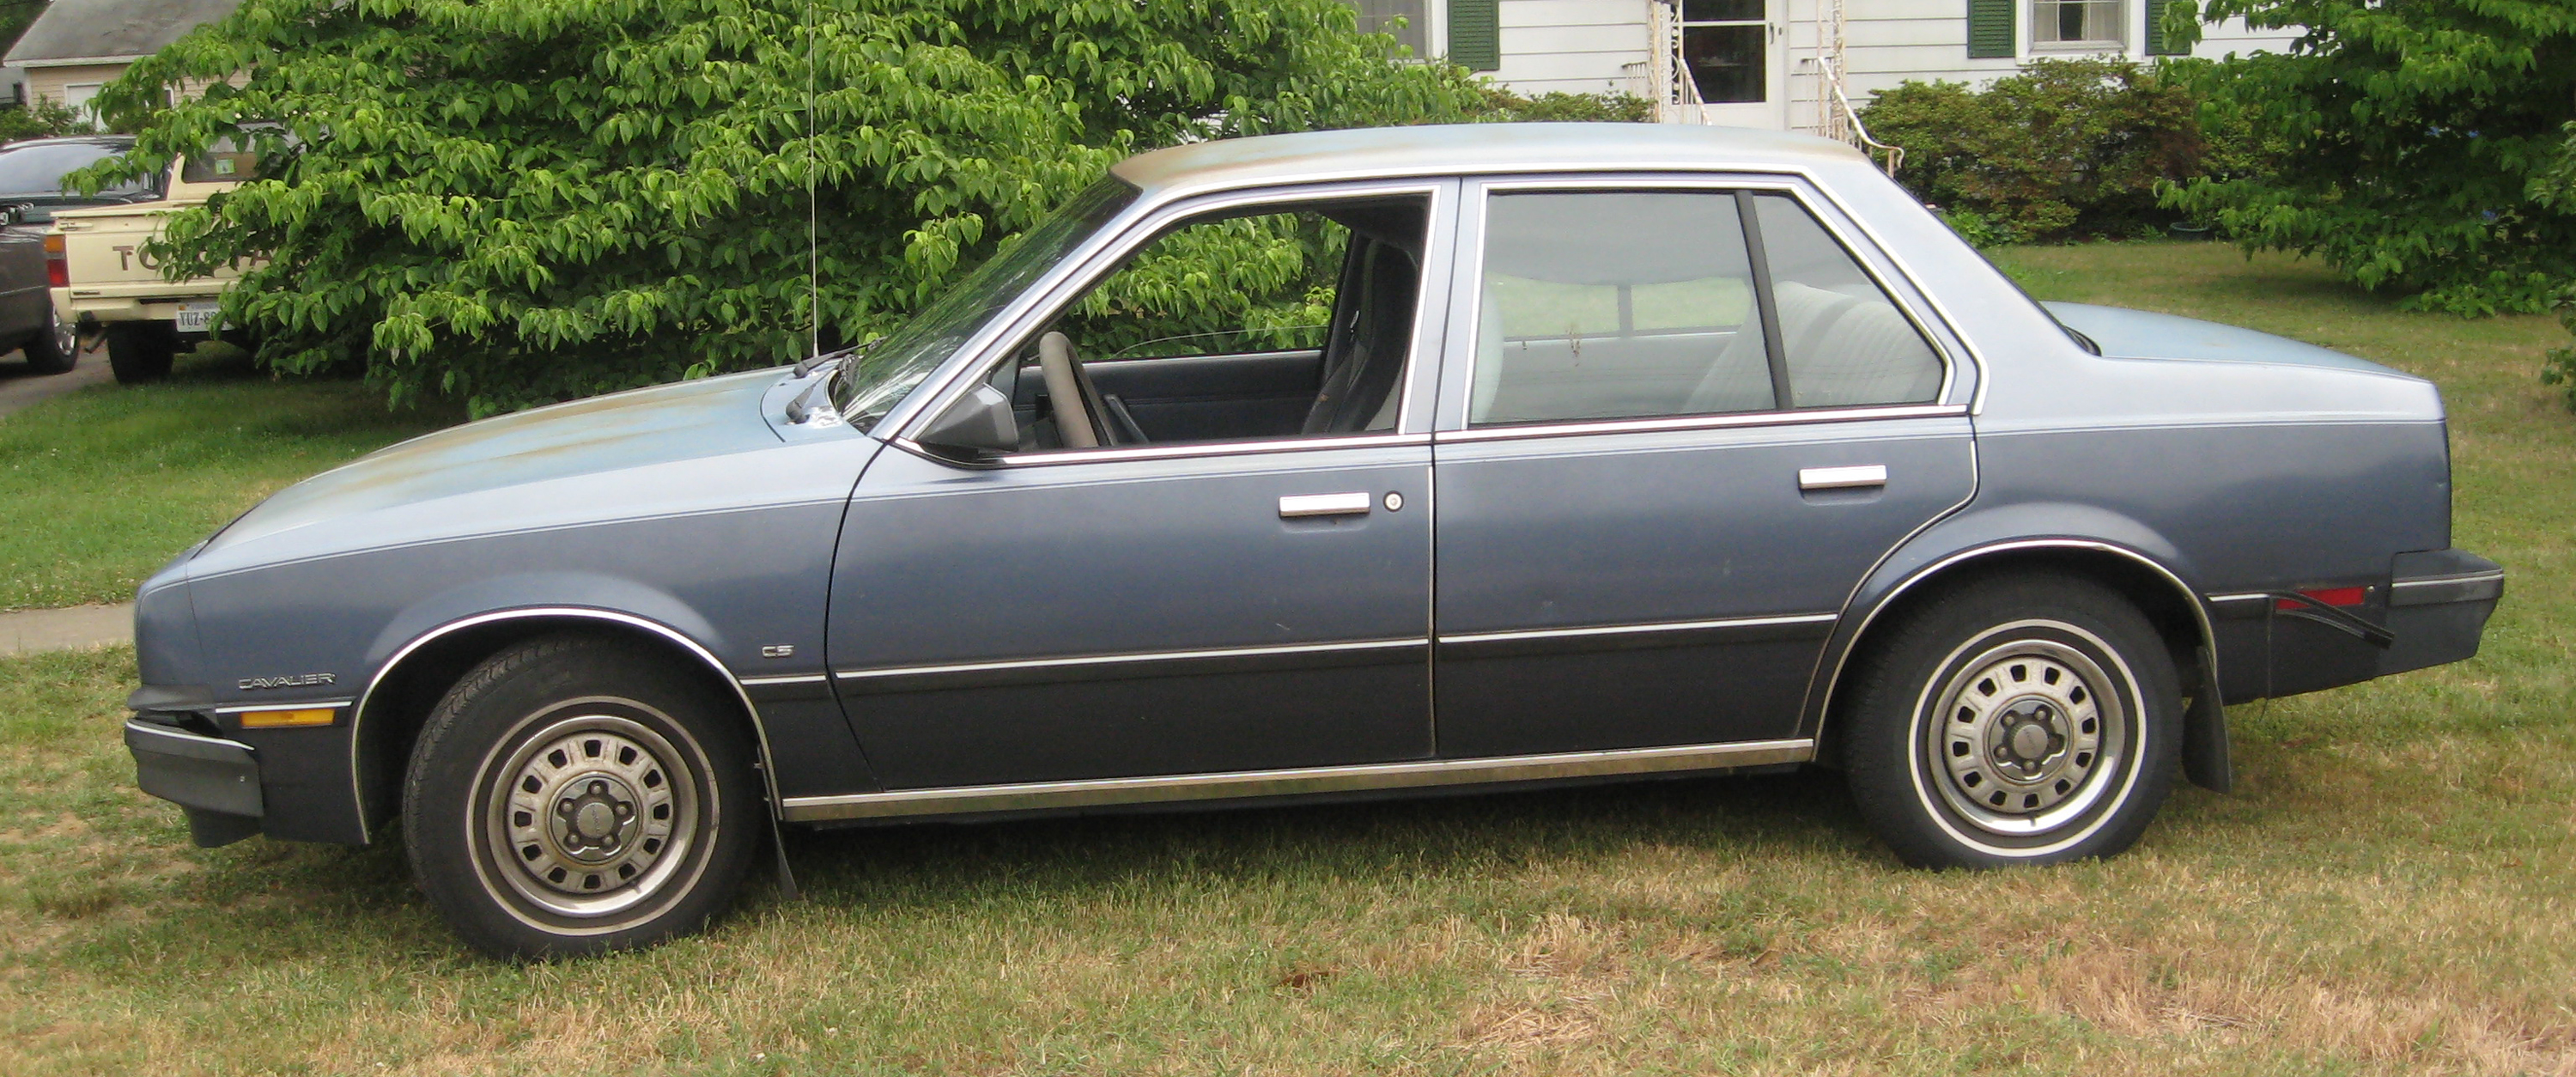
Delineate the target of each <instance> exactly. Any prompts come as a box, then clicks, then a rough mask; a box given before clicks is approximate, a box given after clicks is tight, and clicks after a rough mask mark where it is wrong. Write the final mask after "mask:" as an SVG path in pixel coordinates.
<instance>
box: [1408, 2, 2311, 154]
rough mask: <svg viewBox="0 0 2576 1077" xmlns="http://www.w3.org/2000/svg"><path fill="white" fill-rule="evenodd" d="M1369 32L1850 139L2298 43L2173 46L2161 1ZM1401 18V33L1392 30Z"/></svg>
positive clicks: (1460, 9) (1554, 9) (1468, 11)
mask: <svg viewBox="0 0 2576 1077" xmlns="http://www.w3.org/2000/svg"><path fill="white" fill-rule="evenodd" d="M1357 4H1358V7H1359V9H1360V15H1361V24H1362V26H1363V28H1372V29H1385V30H1387V31H1388V32H1391V33H1396V34H1397V35H1398V36H1399V37H1401V38H1402V39H1403V40H1404V41H1405V43H1406V44H1408V45H1411V46H1412V47H1413V50H1414V52H1415V54H1416V55H1420V56H1445V57H1447V58H1448V59H1450V60H1452V61H1454V62H1456V63H1458V64H1461V65H1463V66H1465V67H1468V68H1470V69H1472V70H1476V71H1483V72H1488V73H1490V75H1491V76H1492V77H1493V79H1494V80H1495V81H1497V82H1499V83H1501V84H1502V85H1504V86H1507V87H1510V88H1511V89H1513V90H1516V91H1519V92H1521V93H1530V94H1536V93H1546V92H1549V91H1564V92H1567V93H1584V94H1591V93H1601V92H1604V91H1614V92H1621V93H1629V94H1635V95H1637V96H1640V97H1644V98H1646V99H1648V100H1650V101H1655V102H1657V103H1658V109H1657V114H1658V118H1659V119H1664V120H1668V121H1679V122H1704V123H1716V124H1725V125H1729V126H1742V127H1769V128H1775V129H1788V130H1801V131H1815V132H1818V133H1823V134H1830V135H1835V136H1838V137H1847V132H1848V126H1847V124H1848V114H1847V112H1846V111H1845V110H1844V109H1842V108H1840V107H1838V105H1837V104H1836V102H1837V91H1839V92H1840V94H1841V97H1842V98H1843V99H1847V100H1848V101H1849V102H1850V103H1851V104H1852V105H1854V106H1858V105H1865V104H1867V103H1868V101H1869V99H1870V98H1871V97H1872V96H1874V95H1876V94H1877V93H1878V92H1879V91H1880V90H1884V89H1887V88H1889V87H1893V86H1895V85H1896V84H1898V83H1900V82H1904V81H1906V80H1908V79H1920V80H1925V81H1930V80H1933V79H1948V80H1951V81H1955V82H1971V83H1982V82H1985V81H1989V80H1992V79H1994V78H1996V77H1997V76H2001V75H2008V74H2011V73H2013V72H2014V71H2017V70H2019V69H2020V68H2021V65H2022V64H2024V63H2026V62H2028V61H2030V60H2033V59H2039V58H2046V57H2061V56H2065V57H2072V56H2123V57H2128V58H2130V59H2135V60H2144V59H2147V58H2149V57H2153V56H2159V55H2182V54H2185V53H2188V54H2189V55H2194V56H2208V57H2217V56H2224V55H2226V54H2228V53H2250V52H2258V51H2270V52H2277V51H2282V50H2284V49H2286V47H2287V46H2288V44H2289V42H2290V41H2291V40H2292V38H2293V37H2295V36H2296V35H2295V34H2294V33H2284V32H2256V31H2251V30H2249V29H2247V28H2246V26H2245V25H2244V24H2243V23H2242V22H2241V21H2237V20H2229V21H2228V22H2225V23H2221V24H2218V25H2214V26H2207V27H2204V28H2203V29H2202V36H2201V39H2200V41H2199V42H2197V43H2196V44H2193V45H2191V46H2189V47H2187V48H2168V47H2166V46H2167V42H2166V35H2164V34H2163V33H2161V32H2160V31H2159V29H2158V23H2157V18H2156V16H2159V15H2161V14H2162V11H2163V8H2164V6H2165V0H1357ZM1398 18H1401V19H1402V20H1403V25H1402V26H1401V28H1400V29H1399V28H1397V27H1396V24H1395V23H1394V21H1393V20H1395V19H1398Z"/></svg>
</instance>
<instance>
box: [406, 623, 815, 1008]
mask: <svg viewBox="0 0 2576 1077" xmlns="http://www.w3.org/2000/svg"><path fill="white" fill-rule="evenodd" d="M732 710H733V709H732V708H731V707H730V706H728V705H727V702H726V701H725V700H724V699H723V698H721V697H720V696H718V695H716V694H715V693H713V692H712V691H709V690H708V689H707V687H706V686H705V685H702V684H699V683H697V682H696V681H695V680H693V679H691V678H688V677H686V676H683V675H679V674H676V673H674V672H673V671H672V670H671V669H670V668H669V663H667V662H664V661H660V660H659V659H658V657H657V656H656V655H654V654H652V653H651V652H649V651H645V650H641V649H638V648H636V647H633V646H630V645H626V644H621V643H617V642H614V641H610V640H603V639H598V638H592V637H583V636H559V637H552V638H547V639H541V640H536V641H532V642H529V643H525V644H521V645H519V646H517V647H513V648H511V649H509V650H506V651H503V652H502V653H500V654H499V655H496V656H494V657H493V658H491V659H490V660H488V661H486V662H484V663H483V664H482V665H481V666H478V667H476V668H475V669H474V671H473V672H471V673H469V674H467V675H466V677H465V679H464V680H462V681H460V682H458V684H457V685H456V687H455V688H453V689H451V690H450V691H449V692H448V693H447V696H446V698H445V699H443V700H441V701H440V702H439V705H438V707H437V709H436V710H434V711H432V712H431V714H430V717H429V721H428V724H427V725H426V726H425V727H424V728H423V729H422V731H421V736H420V741H419V744H418V745H417V746H416V747H415V748H414V749H413V752H412V761H411V767H410V771H409V774H408V776H407V778H406V780H405V782H404V797H403V826H404V832H405V837H406V840H407V841H408V843H409V845H410V851H411V861H412V870H413V872H414V874H415V875H416V876H417V877H418V878H419V880H420V883H421V887H422V889H423V890H425V891H427V892H428V894H429V896H430V898H431V900H433V901H434V902H436V903H437V905H438V908H439V911H440V912H441V913H442V914H444V915H445V916H446V918H447V921H448V923H449V924H450V925H452V926H453V927H455V929H456V931H457V933H458V934H460V935H463V936H464V937H465V939H466V941H468V942H470V943H472V944H474V945H475V946H477V947H479V948H481V949H483V950H485V951H487V952H490V953H493V954H496V955H502V956H509V957H534V958H552V957H565V956H574V955H580V954H590V953H598V952H603V951H608V950H618V949H628V948H632V947H637V946H645V945H650V944H652V943H655V942H659V941H661V940H663V939H665V938H669V937H670V936H673V935H677V934H684V933H687V932H693V931H696V930H698V929H699V928H701V927H703V926H704V925H705V924H706V923H707V921H708V920H709V919H711V918H712V917H714V916H715V915H716V914H717V913H718V912H721V911H722V910H723V908H724V907H725V905H726V904H727V903H729V902H730V901H731V900H732V896H733V892H734V890H735V888H736V887H737V886H738V885H739V884H740V883H741V881H742V877H743V873H744V871H745V870H746V869H747V868H748V866H749V864H750V858H751V854H752V852H753V851H754V848H755V846H756V845H757V836H758V834H759V827H758V823H759V816H760V813H761V812H762V811H763V810H764V809H763V807H762V805H761V800H760V794H759V791H758V787H757V785H756V783H755V776H754V772H753V770H752V765H751V749H750V747H749V746H748V744H747V743H746V738H745V736H744V735H743V733H742V729H741V723H740V722H739V721H738V720H736V718H735V716H734V714H733V713H732Z"/></svg>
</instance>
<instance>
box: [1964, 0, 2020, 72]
mask: <svg viewBox="0 0 2576 1077" xmlns="http://www.w3.org/2000/svg"><path fill="white" fill-rule="evenodd" d="M2020 2H2021V0H1968V58H1969V59H1971V60H2009V59H2012V58H2013V55H2014V53H2015V52H2016V51H2017V50H2016V49H2015V48H2014V44H2015V42H2014V41H2013V5H2014V4H2017V3H2020Z"/></svg>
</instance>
